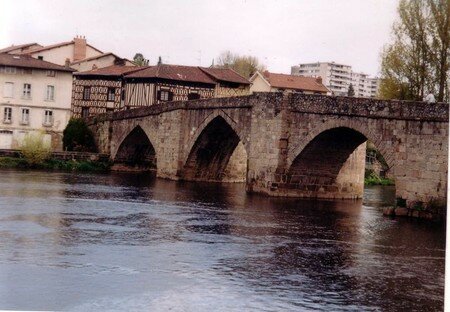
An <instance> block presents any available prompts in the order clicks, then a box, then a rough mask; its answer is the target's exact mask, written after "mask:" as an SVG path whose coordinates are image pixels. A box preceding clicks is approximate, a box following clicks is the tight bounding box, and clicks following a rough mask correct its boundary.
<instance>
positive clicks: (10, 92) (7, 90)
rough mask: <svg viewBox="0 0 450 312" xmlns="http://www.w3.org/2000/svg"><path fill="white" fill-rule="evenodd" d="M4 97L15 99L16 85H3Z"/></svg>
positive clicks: (8, 83) (9, 83)
mask: <svg viewBox="0 0 450 312" xmlns="http://www.w3.org/2000/svg"><path fill="white" fill-rule="evenodd" d="M3 97H5V98H12V97H14V83H12V82H5V84H4V85H3Z"/></svg>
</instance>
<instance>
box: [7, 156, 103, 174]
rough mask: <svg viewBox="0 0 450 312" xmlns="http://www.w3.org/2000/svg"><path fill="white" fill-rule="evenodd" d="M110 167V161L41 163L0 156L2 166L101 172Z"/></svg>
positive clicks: (55, 161) (57, 160)
mask: <svg viewBox="0 0 450 312" xmlns="http://www.w3.org/2000/svg"><path fill="white" fill-rule="evenodd" d="M110 167H111V165H110V163H108V162H99V161H89V160H79V161H76V160H60V159H47V160H44V161H43V162H42V163H39V164H30V163H29V162H28V161H27V160H26V159H25V158H16V157H0V168H11V169H14V168H17V169H41V170H63V171H85V172H86V171H97V172H100V171H108V170H109V169H110Z"/></svg>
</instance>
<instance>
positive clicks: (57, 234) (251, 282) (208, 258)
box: [0, 170, 445, 311]
mask: <svg viewBox="0 0 450 312" xmlns="http://www.w3.org/2000/svg"><path fill="white" fill-rule="evenodd" d="M0 176H1V178H0V235H1V240H0V309H15V310H69V311H94V310H95V311H105V310H107V311H142V310H146V311H168V310H171V311H309V310H314V311H321V310H323V311H340V310H345V311H349V310H350V311H351V310H354V311H362V310H364V311H428V310H429V311H439V310H442V309H443V297H444V252H445V228H444V226H437V225H433V224H430V223H426V222H419V221H417V220H406V219H397V220H395V219H389V218H386V217H383V215H382V208H381V207H382V206H383V205H386V204H388V203H391V202H392V201H393V200H394V189H393V187H369V188H367V189H366V190H365V196H364V200H363V201H308V200H299V199H283V198H269V197H265V196H258V195H249V194H246V193H245V190H244V185H243V184H207V183H188V182H174V181H168V180H162V179H157V178H155V177H154V176H151V175H144V174H118V173H111V174H80V173H77V174H75V173H56V172H50V173H48V172H38V171H16V170H2V171H0Z"/></svg>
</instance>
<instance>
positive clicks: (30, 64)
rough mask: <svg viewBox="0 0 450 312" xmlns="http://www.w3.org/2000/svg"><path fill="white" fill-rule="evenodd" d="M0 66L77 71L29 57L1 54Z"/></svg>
mask: <svg viewBox="0 0 450 312" xmlns="http://www.w3.org/2000/svg"><path fill="white" fill-rule="evenodd" d="M0 65H3V66H14V67H22V68H37V69H48V70H58V71H67V72H74V71H75V69H73V68H70V67H64V66H61V65H57V64H53V63H50V62H46V61H43V60H39V59H35V58H33V57H31V56H29V55H13V54H8V53H0Z"/></svg>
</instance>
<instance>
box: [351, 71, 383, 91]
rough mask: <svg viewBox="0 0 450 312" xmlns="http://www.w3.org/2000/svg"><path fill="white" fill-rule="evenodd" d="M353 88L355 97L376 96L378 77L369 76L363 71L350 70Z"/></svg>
mask: <svg viewBox="0 0 450 312" xmlns="http://www.w3.org/2000/svg"><path fill="white" fill-rule="evenodd" d="M351 84H352V86H353V90H354V91H355V96H356V97H376V96H377V94H378V89H379V84H380V79H378V78H371V77H369V75H367V74H364V73H356V72H352V81H351Z"/></svg>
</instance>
